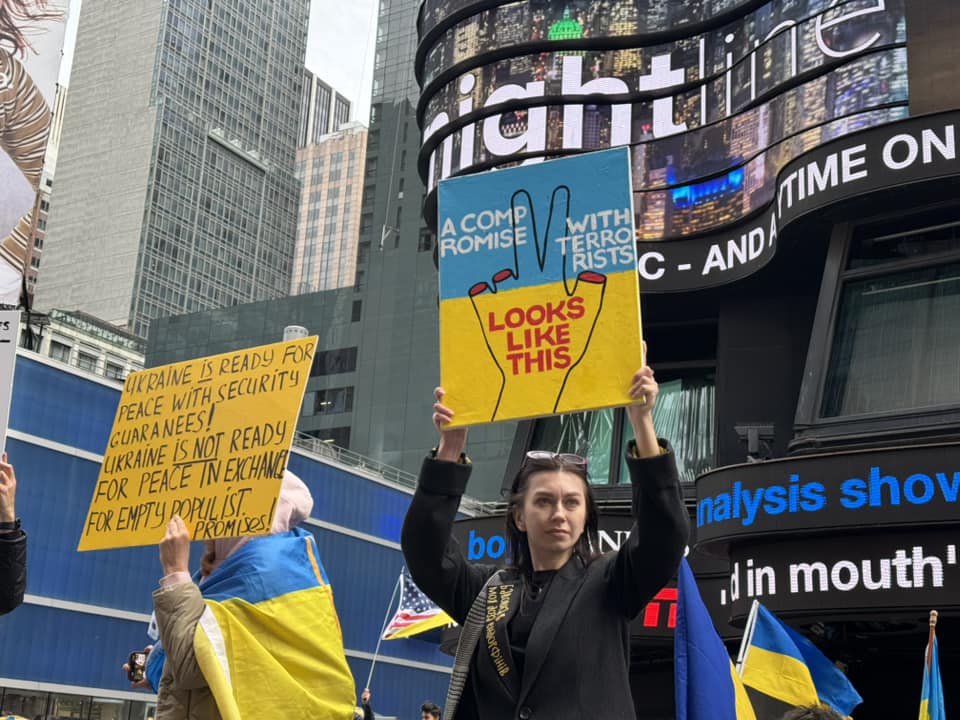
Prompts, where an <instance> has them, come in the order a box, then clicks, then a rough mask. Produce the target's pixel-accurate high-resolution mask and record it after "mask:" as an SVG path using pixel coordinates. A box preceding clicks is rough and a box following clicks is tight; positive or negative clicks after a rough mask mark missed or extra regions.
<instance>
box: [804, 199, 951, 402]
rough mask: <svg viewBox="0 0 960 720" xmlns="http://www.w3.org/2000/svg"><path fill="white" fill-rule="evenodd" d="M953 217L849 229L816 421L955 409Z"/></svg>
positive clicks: (916, 219)
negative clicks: (908, 224) (907, 227)
mask: <svg viewBox="0 0 960 720" xmlns="http://www.w3.org/2000/svg"><path fill="white" fill-rule="evenodd" d="M954 214H955V216H956V219H954V220H953V222H947V223H944V222H942V221H943V219H944V218H943V217H940V216H939V213H938V216H937V217H933V218H915V219H914V222H915V223H916V222H917V221H918V220H923V221H925V222H924V223H923V224H926V223H928V222H934V223H935V224H934V225H928V226H927V227H926V228H921V229H919V230H916V229H914V230H908V231H905V230H904V229H903V228H891V226H890V224H889V223H884V224H883V225H881V224H879V223H877V224H874V225H868V226H864V227H861V228H858V229H857V230H856V231H854V234H853V236H852V237H851V240H850V247H849V250H848V252H847V260H846V266H845V270H844V272H843V273H842V274H841V277H840V284H841V289H840V294H839V302H838V304H837V313H836V321H835V323H834V328H833V343H832V346H831V350H830V361H829V365H828V367H827V375H826V381H825V383H824V390H823V398H822V401H821V407H820V417H822V418H832V417H840V416H850V415H864V414H873V413H882V412H890V411H903V410H918V409H924V408H931V407H935V406H943V405H960V376H958V373H957V368H958V367H960V323H957V321H956V318H957V313H958V311H960V257H958V255H960V208H958V209H956V210H955V211H954ZM891 229H894V232H892V233H891V232H890V230H891ZM943 253H947V255H946V256H945V255H943ZM951 260H952V261H951ZM893 388H896V391H895V392H893V391H892V389H893Z"/></svg>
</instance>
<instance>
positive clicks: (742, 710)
mask: <svg viewBox="0 0 960 720" xmlns="http://www.w3.org/2000/svg"><path fill="white" fill-rule="evenodd" d="M677 590H678V597H677V629H676V634H675V635H674V646H673V647H674V663H673V667H674V673H675V682H674V691H675V693H676V701H677V720H755V715H754V713H753V707H751V705H750V700H749V699H748V698H747V693H746V691H745V690H744V687H743V684H742V683H741V682H740V676H739V675H737V672H736V669H735V668H734V666H733V663H732V662H731V661H730V655H729V654H728V653H727V648H726V646H725V645H724V644H723V640H721V639H720V635H719V633H717V629H716V628H715V627H714V625H713V620H711V619H710V613H709V612H708V611H707V608H706V606H705V605H704V604H703V600H702V599H701V598H700V592H699V590H697V583H696V580H694V577H693V572H691V570H690V566H689V565H688V564H687V560H686V558H684V559H683V560H681V561H680V570H679V572H678V574H677Z"/></svg>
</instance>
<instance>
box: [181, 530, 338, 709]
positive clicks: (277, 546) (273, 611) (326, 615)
mask: <svg viewBox="0 0 960 720" xmlns="http://www.w3.org/2000/svg"><path fill="white" fill-rule="evenodd" d="M201 590H202V593H203V598H204V601H205V603H206V606H207V607H206V609H205V610H204V612H203V615H202V616H201V618H200V622H199V623H198V624H197V630H196V633H195V635H194V649H195V652H196V656H197V662H198V664H199V665H200V669H201V670H202V671H203V676H204V678H205V679H206V681H207V684H208V685H209V686H210V690H211V691H212V692H213V696H214V698H215V699H216V701H217V708H218V709H219V711H220V715H221V716H222V717H223V720H247V719H248V718H255V717H275V718H294V717H302V718H311V720H327V719H328V718H337V719H338V720H348V719H349V718H352V717H353V707H354V702H353V695H354V686H353V676H352V675H351V673H350V669H349V667H348V666H347V661H346V657H345V656H344V652H343V637H342V634H341V631H340V621H339V619H338V618H337V613H336V610H335V609H334V605H333V593H332V591H331V589H330V584H329V582H328V581H327V578H326V574H325V573H324V571H323V567H322V565H321V564H320V559H319V557H318V552H317V546H316V542H315V541H314V538H313V536H312V535H310V534H309V533H307V532H304V531H303V530H300V529H295V530H291V531H290V532H286V533H282V534H278V535H269V536H266V537H261V538H257V539H256V540H253V541H251V542H248V543H246V544H245V545H243V546H242V547H240V548H239V549H238V550H237V551H236V552H235V553H233V554H232V555H231V556H230V557H228V558H227V559H226V560H225V561H224V562H223V564H221V565H220V566H219V567H217V568H216V570H215V571H214V572H213V573H212V574H211V575H210V577H209V578H207V580H206V581H205V582H204V583H203V586H202V587H201Z"/></svg>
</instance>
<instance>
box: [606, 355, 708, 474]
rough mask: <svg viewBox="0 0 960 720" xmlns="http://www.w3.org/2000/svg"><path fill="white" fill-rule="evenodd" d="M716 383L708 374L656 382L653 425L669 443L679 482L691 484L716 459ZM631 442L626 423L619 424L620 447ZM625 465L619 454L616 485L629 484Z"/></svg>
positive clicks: (628, 425)
mask: <svg viewBox="0 0 960 720" xmlns="http://www.w3.org/2000/svg"><path fill="white" fill-rule="evenodd" d="M715 409H716V381H715V379H714V374H713V373H712V372H710V373H706V374H703V375H693V376H688V377H683V378H680V379H677V380H668V381H666V382H660V393H659V394H658V395H657V404H656V405H654V406H653V423H654V425H655V426H656V428H657V434H658V435H659V436H660V437H662V438H665V439H667V440H669V441H670V445H671V446H672V447H673V453H674V456H675V457H676V460H677V470H678V471H679V473H680V480H681V481H682V482H690V483H692V482H693V481H694V480H695V479H696V478H697V476H698V475H702V474H703V473H705V472H707V470H710V469H711V468H713V467H714V464H715V457H716V444H715V443H716V435H717V432H716V412H715ZM632 439H633V428H632V427H631V426H630V423H629V421H625V422H624V423H623V445H622V447H626V446H627V443H628V442H629V441H630V440H632ZM629 481H630V474H629V473H628V472H627V461H626V459H625V458H624V457H623V453H621V460H620V482H621V483H624V482H629Z"/></svg>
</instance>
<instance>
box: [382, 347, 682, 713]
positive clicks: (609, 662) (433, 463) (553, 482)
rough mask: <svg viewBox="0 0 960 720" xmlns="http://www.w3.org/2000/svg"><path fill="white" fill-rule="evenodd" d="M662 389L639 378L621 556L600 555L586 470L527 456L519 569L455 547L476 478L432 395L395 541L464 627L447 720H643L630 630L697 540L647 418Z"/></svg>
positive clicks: (514, 500)
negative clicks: (421, 452) (456, 526)
mask: <svg viewBox="0 0 960 720" xmlns="http://www.w3.org/2000/svg"><path fill="white" fill-rule="evenodd" d="M658 390H659V386H658V385H657V383H656V380H654V376H653V371H652V370H651V369H650V368H649V367H647V366H644V367H642V368H640V369H639V370H638V371H637V372H636V373H635V374H634V375H633V377H632V379H631V381H630V387H629V396H630V398H631V403H630V404H628V405H627V406H626V414H627V417H628V419H629V421H630V423H631V426H632V428H633V431H634V439H633V441H631V442H630V444H629V446H628V449H627V453H626V454H627V465H628V468H629V472H630V481H631V483H632V494H633V502H632V511H633V516H634V519H635V524H634V525H633V528H632V530H631V531H630V536H629V538H628V539H627V540H626V541H624V542H623V544H622V545H621V546H620V549H619V550H618V551H615V552H609V553H606V554H600V552H599V549H598V548H599V538H598V511H597V505H596V502H595V501H594V498H593V491H592V489H591V485H590V482H589V480H588V477H587V461H586V459H585V458H583V457H580V456H579V455H574V454H572V453H554V452H549V451H539V450H535V451H531V452H528V453H527V455H526V458H525V460H524V461H523V463H522V465H521V467H520V469H519V471H518V473H517V475H516V477H515V478H514V479H513V483H512V487H511V492H510V496H509V504H508V507H507V510H506V533H507V537H508V538H509V542H510V555H511V565H510V566H509V567H508V568H506V569H505V570H501V569H499V568H498V567H496V566H494V565H481V564H479V563H470V562H468V561H467V559H466V558H465V557H464V554H463V552H462V551H461V549H460V547H459V545H458V543H457V541H456V539H455V538H454V537H453V535H452V530H453V521H454V519H455V517H456V514H457V509H458V506H459V504H460V498H461V497H462V495H463V493H464V492H465V490H466V487H467V480H468V479H469V477H470V464H469V460H468V459H467V457H466V455H465V454H464V452H463V451H464V448H465V445H466V437H467V431H466V430H465V429H463V428H456V429H451V428H449V427H448V425H449V423H450V421H451V420H452V418H453V411H452V410H451V409H450V408H449V407H447V406H445V405H444V404H443V395H444V393H443V389H442V388H437V389H436V391H435V397H436V400H437V402H436V403H435V404H434V413H433V421H434V425H435V426H436V427H437V429H438V430H439V432H440V444H439V446H438V447H437V449H436V450H435V451H433V452H432V453H431V455H430V456H428V457H427V458H426V459H425V460H424V461H423V466H422V469H421V471H420V477H419V479H418V482H417V489H416V492H415V493H414V496H413V500H412V502H411V503H410V508H409V510H408V511H407V515H406V519H405V520H404V523H403V529H402V531H401V536H400V544H401V547H402V548H403V555H404V558H405V559H406V561H407V567H409V568H410V574H411V575H412V576H413V580H414V582H416V584H417V586H418V587H419V588H420V589H421V590H423V592H424V593H425V594H426V595H427V596H428V597H429V598H430V599H431V600H433V601H434V602H435V603H436V604H437V605H439V606H440V607H441V608H443V610H445V611H446V612H447V613H448V614H449V615H450V616H451V617H452V618H453V619H454V620H455V621H456V622H457V623H458V624H460V625H461V628H462V629H461V632H460V641H459V642H460V644H459V647H458V648H457V657H456V661H455V663H454V668H453V673H452V676H451V680H450V689H449V691H448V694H447V701H446V703H445V708H444V709H445V713H446V717H447V718H448V720H452V719H453V718H464V719H468V718H469V720H489V719H493V718H507V717H509V718H516V717H519V718H521V719H522V720H532V719H535V718H543V719H544V720H546V719H547V718H549V719H550V720H575V719H576V718H582V717H589V716H591V715H593V714H595V712H596V708H597V698H605V699H606V700H605V702H606V704H607V706H606V708H605V711H604V713H603V714H604V716H605V717H609V718H620V719H621V720H627V719H630V720H632V719H633V718H635V717H636V716H637V714H636V711H635V709H634V705H633V700H632V698H631V693H630V676H629V664H630V642H629V624H630V621H631V620H632V619H633V618H634V617H636V616H637V614H638V613H639V612H640V611H641V610H642V608H643V607H644V605H645V604H646V603H647V602H648V601H649V600H650V599H651V598H652V597H653V595H654V594H655V593H656V592H657V591H659V590H660V589H661V588H662V587H663V586H664V585H665V584H666V583H667V581H668V580H670V578H671V576H672V575H673V574H674V573H675V572H676V570H677V567H678V565H679V563H680V559H681V557H682V556H683V552H684V547H685V545H686V542H687V537H688V533H689V520H688V517H687V511H686V509H685V507H684V504H683V499H682V496H681V493H680V486H679V478H678V473H677V468H676V463H675V459H674V456H673V453H672V452H671V451H670V449H669V446H668V445H667V444H666V442H664V441H659V440H658V439H657V435H656V432H655V430H654V425H653V418H652V414H651V411H652V410H653V406H654V403H655V401H656V397H657V393H658Z"/></svg>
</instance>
